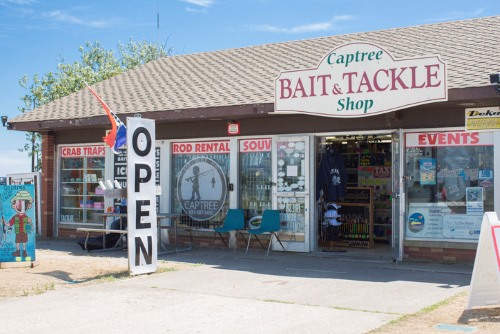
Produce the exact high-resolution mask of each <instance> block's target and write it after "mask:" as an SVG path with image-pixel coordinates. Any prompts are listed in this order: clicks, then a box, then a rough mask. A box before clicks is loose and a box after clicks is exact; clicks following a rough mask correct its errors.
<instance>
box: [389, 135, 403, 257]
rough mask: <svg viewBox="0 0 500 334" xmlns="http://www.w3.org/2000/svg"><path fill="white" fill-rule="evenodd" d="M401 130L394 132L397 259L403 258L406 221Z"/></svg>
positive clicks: (394, 248) (394, 250)
mask: <svg viewBox="0 0 500 334" xmlns="http://www.w3.org/2000/svg"><path fill="white" fill-rule="evenodd" d="M401 138H402V135H401V130H399V131H397V132H394V133H393V134H392V240H391V246H392V258H393V259H394V260H396V261H401V260H402V259H403V243H402V240H403V235H402V233H403V230H402V229H401V222H402V221H404V217H403V214H404V213H403V212H402V211H401V208H404V203H401V202H402V201H404V194H403V189H404V188H403V187H402V185H401V180H402V179H403V174H402V173H403V172H402V170H401V157H402V154H403V153H402V151H403V149H402V145H401Z"/></svg>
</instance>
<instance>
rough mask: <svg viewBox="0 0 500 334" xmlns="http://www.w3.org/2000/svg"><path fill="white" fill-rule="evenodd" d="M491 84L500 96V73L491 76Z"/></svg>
mask: <svg viewBox="0 0 500 334" xmlns="http://www.w3.org/2000/svg"><path fill="white" fill-rule="evenodd" d="M490 82H491V84H492V85H493V86H494V87H495V88H496V89H497V93H498V94H500V73H495V74H490Z"/></svg>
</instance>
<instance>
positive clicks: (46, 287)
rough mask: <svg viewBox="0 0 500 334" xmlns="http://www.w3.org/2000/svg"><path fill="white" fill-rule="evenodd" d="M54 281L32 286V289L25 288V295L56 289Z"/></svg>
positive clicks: (39, 293)
mask: <svg viewBox="0 0 500 334" xmlns="http://www.w3.org/2000/svg"><path fill="white" fill-rule="evenodd" d="M54 289H55V287H54V283H53V282H51V283H46V284H44V285H38V284H37V285H36V286H34V287H32V288H31V290H23V296H30V295H41V294H42V293H45V292H47V291H49V290H54Z"/></svg>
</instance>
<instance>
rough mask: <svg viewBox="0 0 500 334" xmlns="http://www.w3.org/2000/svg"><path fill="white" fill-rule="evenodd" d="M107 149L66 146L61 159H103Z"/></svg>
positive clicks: (102, 147)
mask: <svg viewBox="0 0 500 334" xmlns="http://www.w3.org/2000/svg"><path fill="white" fill-rule="evenodd" d="M105 155H106V148H105V147H104V146H102V145H93V146H64V147H61V157H63V158H70V157H103V156H105Z"/></svg>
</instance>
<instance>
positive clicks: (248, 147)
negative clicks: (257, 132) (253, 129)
mask: <svg viewBox="0 0 500 334" xmlns="http://www.w3.org/2000/svg"><path fill="white" fill-rule="evenodd" d="M269 151H271V138H262V139H245V140H240V152H269Z"/></svg>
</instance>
